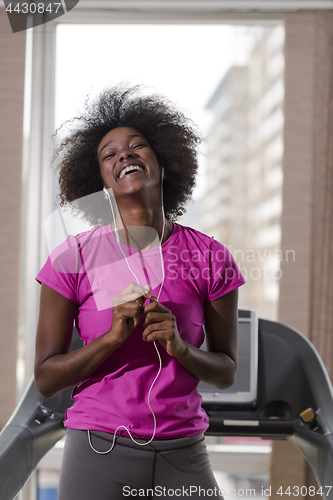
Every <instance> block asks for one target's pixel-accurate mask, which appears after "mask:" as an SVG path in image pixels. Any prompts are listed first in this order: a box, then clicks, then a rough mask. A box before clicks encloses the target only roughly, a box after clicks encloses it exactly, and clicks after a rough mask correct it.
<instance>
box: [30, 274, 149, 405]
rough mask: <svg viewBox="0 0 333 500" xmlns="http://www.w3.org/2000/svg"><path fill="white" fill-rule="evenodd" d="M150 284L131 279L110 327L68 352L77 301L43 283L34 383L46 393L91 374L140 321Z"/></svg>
mask: <svg viewBox="0 0 333 500" xmlns="http://www.w3.org/2000/svg"><path fill="white" fill-rule="evenodd" d="M149 292H150V287H141V286H139V285H137V284H135V283H130V285H128V286H127V287H126V288H125V289H124V290H123V291H122V292H121V293H120V294H119V295H118V296H117V297H116V298H115V299H114V302H113V306H114V309H113V318H112V325H111V328H110V330H109V331H107V332H106V333H104V334H103V335H100V336H99V337H97V338H95V339H94V340H92V341H91V342H89V343H88V344H87V345H85V346H84V347H81V348H80V349H77V350H76V351H72V352H69V349H70V345H71V339H72V332H73V321H74V316H75V311H76V307H77V305H76V303H75V302H72V301H70V300H69V299H67V298H66V297H64V296H63V295H61V294H60V293H58V292H56V291H55V290H53V289H52V288H50V287H48V286H47V285H44V284H42V285H41V295H40V308H39V320H38V327H37V336H36V357H35V383H36V387H37V389H38V390H39V391H40V393H41V394H43V395H44V396H45V397H50V398H51V397H53V396H54V395H55V394H57V393H58V392H60V391H62V390H64V389H66V388H67V387H70V386H72V385H75V384H77V383H79V382H81V381H82V380H85V379H86V378H87V377H89V376H90V375H91V374H92V373H93V372H94V371H95V370H96V369H97V368H98V367H99V366H100V365H101V364H102V363H103V362H104V361H105V360H106V359H107V358H108V357H109V356H110V354H111V353H112V352H113V351H114V350H115V349H117V347H119V346H120V345H121V344H122V343H123V342H124V341H125V340H126V339H127V338H128V337H129V336H130V334H131V333H132V331H133V329H134V328H135V327H136V326H137V324H138V323H139V321H140V316H141V314H142V306H143V303H144V301H145V299H146V298H149Z"/></svg>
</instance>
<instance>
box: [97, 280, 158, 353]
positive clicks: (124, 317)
mask: <svg viewBox="0 0 333 500" xmlns="http://www.w3.org/2000/svg"><path fill="white" fill-rule="evenodd" d="M150 290H151V286H149V285H147V286H146V287H143V286H140V285H138V284H137V283H130V284H129V285H128V286H127V287H126V288H124V290H123V291H122V292H120V293H119V294H118V295H117V296H116V297H115V299H114V300H113V316H112V325H111V328H110V330H109V332H107V335H109V337H110V339H112V340H113V341H116V342H117V343H119V344H122V343H123V342H124V341H125V340H126V339H127V338H128V337H129V336H130V335H131V333H132V331H133V330H134V328H135V327H136V326H137V325H138V324H139V322H140V317H141V315H142V313H143V304H144V302H145V300H146V299H149V298H150V295H149V292H150Z"/></svg>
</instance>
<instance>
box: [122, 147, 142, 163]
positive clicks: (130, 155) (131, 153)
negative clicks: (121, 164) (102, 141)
mask: <svg viewBox="0 0 333 500" xmlns="http://www.w3.org/2000/svg"><path fill="white" fill-rule="evenodd" d="M136 156H138V155H137V154H136V153H135V152H134V151H131V150H129V149H124V150H123V151H121V153H120V154H119V160H120V161H123V160H126V159H127V158H135V157H136Z"/></svg>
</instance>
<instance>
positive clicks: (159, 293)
mask: <svg viewBox="0 0 333 500" xmlns="http://www.w3.org/2000/svg"><path fill="white" fill-rule="evenodd" d="M161 184H162V218H163V225H162V235H161V241H160V245H159V249H160V257H161V267H162V282H161V286H160V289H159V292H158V295H157V299H156V300H157V302H158V300H159V298H160V295H161V291H162V288H163V285H164V278H165V271H164V262H163V255H162V242H163V238H164V230H165V214H164V203H163V171H162V183H161ZM103 191H104V192H105V193H106V194H107V197H108V200H109V203H110V207H111V212H112V217H113V220H114V227H115V233H116V239H117V243H118V246H119V248H120V250H121V252H122V254H123V256H124V257H125V261H126V264H127V267H128V269H129V270H130V271H131V273H132V274H133V276H134V278H135V281H136V282H137V284H138V285H139V284H140V283H139V280H138V278H137V276H136V274H135V273H134V271H133V269H132V268H131V266H130V265H129V262H128V260H127V257H126V255H125V253H124V251H123V249H122V248H121V244H120V238H119V234H118V229H117V224H116V218H115V214H114V210H113V206H112V203H111V198H110V194H109V192H108V190H107V189H105V188H103ZM153 344H154V347H155V350H156V352H157V356H158V359H159V368H158V372H157V375H156V377H155V378H154V380H153V382H152V384H151V386H150V388H149V391H148V398H147V401H148V407H149V410H150V412H151V414H152V416H153V421H154V428H153V429H154V430H153V434H152V436H151V438H150V439H149V440H148V441H146V442H144V443H139V442H138V441H136V440H135V439H134V437H133V436H132V434H131V431H130V430H129V429H128V428H127V427H126V426H125V425H119V426H118V427H117V428H116V430H115V431H114V434H113V440H112V444H111V448H110V449H109V450H107V451H98V450H96V448H94V446H93V444H92V442H91V433H90V430H88V441H89V445H90V447H91V449H92V450H93V451H94V452H95V453H98V454H99V455H107V454H108V453H110V452H111V451H112V450H113V448H114V445H115V442H116V437H117V431H118V429H125V430H126V431H127V432H128V434H129V437H130V438H131V439H132V441H133V442H134V443H135V444H137V445H139V446H146V445H147V444H149V443H151V442H152V440H153V439H154V437H155V433H156V416H155V413H154V411H153V409H152V407H151V404H150V394H151V391H152V389H153V387H154V384H155V382H156V380H157V379H158V377H159V375H160V373H161V370H162V358H161V354H160V352H159V350H158V347H157V345H156V341H155V340H154V341H153Z"/></svg>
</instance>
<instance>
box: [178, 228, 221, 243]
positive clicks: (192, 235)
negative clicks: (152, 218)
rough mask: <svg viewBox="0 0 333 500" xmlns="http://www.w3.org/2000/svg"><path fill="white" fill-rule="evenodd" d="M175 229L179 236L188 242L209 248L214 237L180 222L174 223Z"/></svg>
mask: <svg viewBox="0 0 333 500" xmlns="http://www.w3.org/2000/svg"><path fill="white" fill-rule="evenodd" d="M176 225H177V229H178V231H179V233H180V235H181V238H184V239H186V240H187V241H188V242H189V243H191V242H192V243H193V244H196V245H203V246H205V247H207V248H209V247H210V246H211V244H212V241H215V240H214V237H212V236H208V235H207V234H205V233H202V232H201V231H199V230H198V229H194V228H193V227H189V226H183V225H182V224H178V223H177V224H176Z"/></svg>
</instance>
